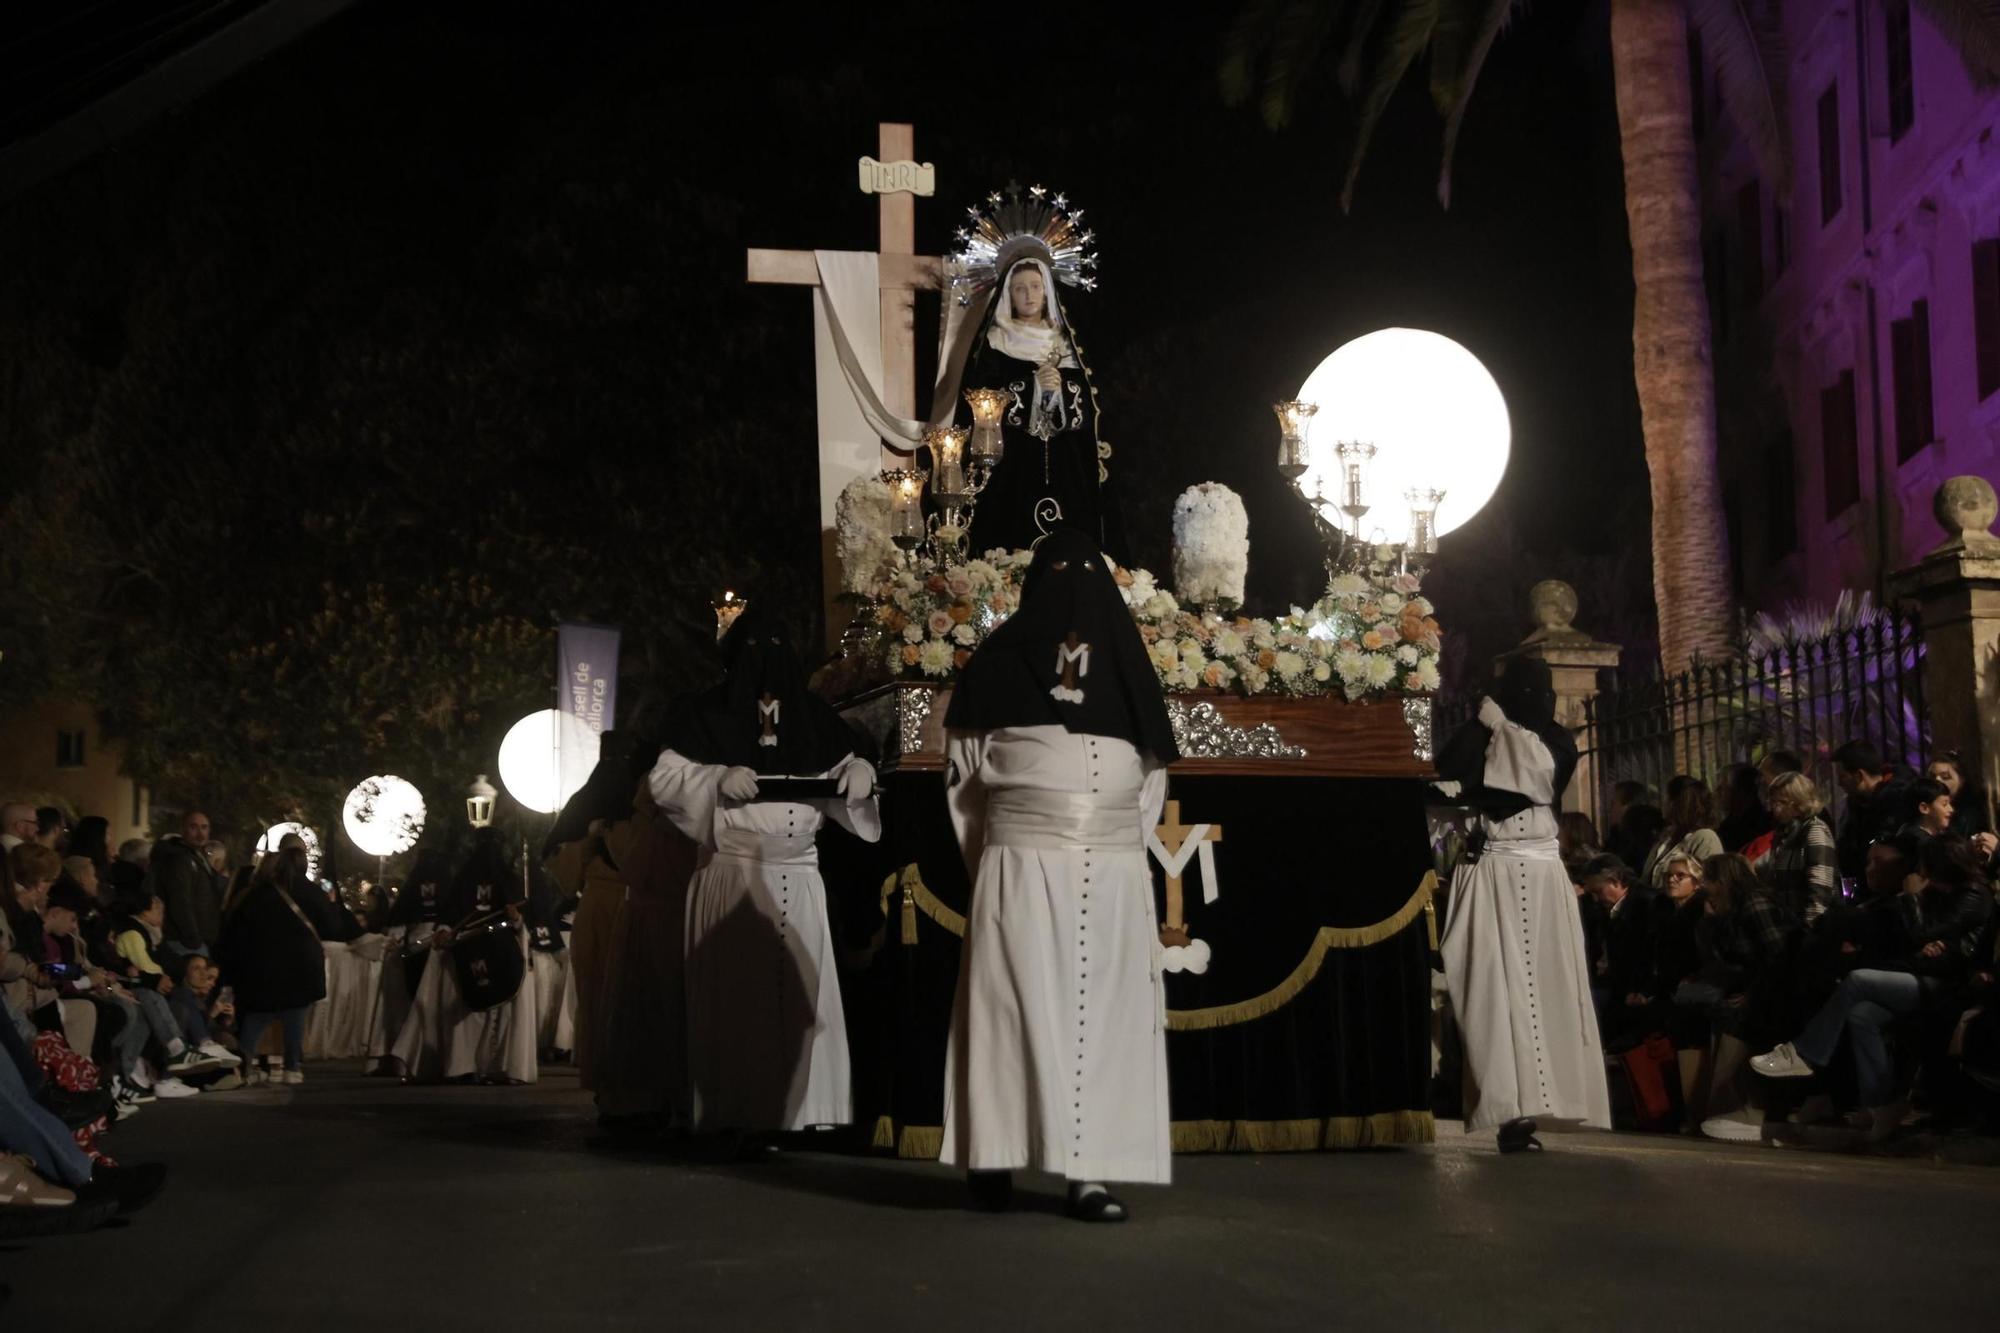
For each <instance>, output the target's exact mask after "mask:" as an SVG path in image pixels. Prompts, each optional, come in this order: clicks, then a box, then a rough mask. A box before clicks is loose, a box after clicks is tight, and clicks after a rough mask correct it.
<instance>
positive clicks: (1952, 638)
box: [1889, 477, 2000, 793]
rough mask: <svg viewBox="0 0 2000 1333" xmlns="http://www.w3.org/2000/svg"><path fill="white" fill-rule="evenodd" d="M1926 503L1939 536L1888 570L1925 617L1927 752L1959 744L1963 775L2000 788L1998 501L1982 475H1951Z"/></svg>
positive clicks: (1991, 789)
mask: <svg viewBox="0 0 2000 1333" xmlns="http://www.w3.org/2000/svg"><path fill="white" fill-rule="evenodd" d="M1931 510H1932V512H1933V513H1935V514H1936V515H1937V520H1938V526H1939V527H1941V528H1943V529H1944V533H1945V540H1944V543H1943V544H1942V545H1940V546H1939V547H1938V548H1937V549H1936V550H1934V551H1932V552H1931V553H1930V554H1928V555H1926V556H1925V557H1924V558H1923V559H1921V560H1919V561H1918V562H1917V563H1916V564H1914V565H1912V566H1910V567H1909V568H1908V569H1902V570H1898V571H1896V573H1894V574H1892V575H1890V576H1889V593H1890V595H1891V596H1892V597H1895V598H1897V599H1899V600H1907V601H1912V602H1915V603H1916V604H1917V610H1918V615H1919V617H1920V618H1921V620H1922V622H1923V631H1924V708H1925V710H1926V711H1927V712H1928V713H1929V714H1930V721H1931V751H1932V752H1933V753H1935V752H1937V751H1939V750H1957V751H1958V752H1959V754H1960V756H1961V758H1963V760H1964V761H1965V768H1966V769H1967V776H1971V775H1972V774H1975V773H1976V774H1978V775H1979V777H1980V778H1981V779H1982V780H1983V782H1984V783H1985V786H1986V790H1987V792H1988V793H1995V792H2000V537H1995V536H1994V535H1993V533H1992V531H1991V529H1992V527H1993V520H1994V518H1995V516H1996V515H2000V500H1996V499H1995V496H1994V493H1993V485H1992V483H1991V482H1989V481H1987V480H1986V479H1985V478H1984V477H1953V478H1951V479H1950V480H1948V481H1946V482H1945V483H1944V484H1943V485H1942V486H1940V487H1938V491H1937V498H1936V500H1935V501H1934V502H1933V503H1932V506H1931Z"/></svg>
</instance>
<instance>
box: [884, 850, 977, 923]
mask: <svg viewBox="0 0 2000 1333" xmlns="http://www.w3.org/2000/svg"><path fill="white" fill-rule="evenodd" d="M899 889H900V890H901V891H902V894H903V943H905V944H915V943H916V942H917V913H918V912H922V913H923V914H924V915H925V916H927V917H929V918H930V919H931V920H933V921H935V922H937V923H938V925H940V926H942V927H944V928H945V929H946V930H948V931H950V932H951V933H952V934H954V935H956V936H958V937H959V938H960V939H964V938H965V918H964V917H963V916H962V915H960V914H959V913H957V912H955V911H953V910H952V909H951V908H950V907H948V906H946V905H945V903H944V902H943V901H942V900H941V899H939V897H938V896H937V895H936V894H934V893H932V892H931V891H930V890H929V889H927V888H925V887H924V877H923V874H922V872H921V871H919V870H918V869H917V863H916V862H914V861H912V862H911V863H910V864H908V865H906V866H904V867H903V868H902V870H901V871H900V872H899V873H897V874H893V875H891V876H889V878H887V879H885V880H883V881H882V890H881V894H880V897H879V903H880V906H881V909H882V917H883V919H884V920H885V921H886V920H887V919H888V916H889V898H890V896H891V895H892V894H894V893H896V892H897V891H898V890H899Z"/></svg>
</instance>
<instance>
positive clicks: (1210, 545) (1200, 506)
mask: <svg viewBox="0 0 2000 1333" xmlns="http://www.w3.org/2000/svg"><path fill="white" fill-rule="evenodd" d="M1249 568H1250V516H1249V515H1248V514H1246V513H1245V512H1244V510H1243V500H1242V498H1241V497H1239V496H1238V495H1237V494H1236V492H1235V491H1232V490H1230V489H1229V488H1228V487H1227V486H1224V485H1223V484H1222V483H1221V482H1216V481H1205V482H1203V483H1201V485H1199V486H1190V487H1188V488H1187V490H1185V491H1183V492H1182V493H1181V497H1180V498H1179V499H1178V500H1175V501H1174V586H1175V587H1176V588H1178V589H1180V595H1181V596H1182V597H1183V598H1185V599H1186V600H1187V601H1189V602H1192V603H1194V604H1195V605H1197V606H1207V607H1215V608H1220V609H1223V610H1234V609H1235V608H1236V607H1239V606H1241V605H1243V578H1244V575H1245V574H1246V573H1247V572H1248V571H1249Z"/></svg>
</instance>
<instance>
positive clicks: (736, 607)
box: [714, 590, 750, 643]
mask: <svg viewBox="0 0 2000 1333" xmlns="http://www.w3.org/2000/svg"><path fill="white" fill-rule="evenodd" d="M749 605H750V603H749V602H748V601H747V600H745V599H744V598H741V597H738V596H737V595H736V594H735V593H734V592H730V591H727V590H725V591H724V592H723V594H722V596H720V597H718V598H716V599H715V602H714V606H715V641H716V642H717V643H721V642H722V638H723V636H724V635H725V634H727V633H729V627H730V626H731V625H734V624H735V623H736V617H738V616H740V615H742V614H743V609H744V608H745V607H747V606H749Z"/></svg>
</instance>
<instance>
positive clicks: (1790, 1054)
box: [1750, 1041, 1814, 1078]
mask: <svg viewBox="0 0 2000 1333" xmlns="http://www.w3.org/2000/svg"><path fill="white" fill-rule="evenodd" d="M1750 1067H1751V1068H1752V1069H1754V1070H1756V1071H1757V1072H1758V1073H1760V1074H1762V1075H1763V1076H1764V1077H1765V1078H1811V1077H1812V1076H1813V1073H1814V1070H1813V1067H1812V1066H1811V1065H1809V1064H1807V1063H1806V1062H1805V1059H1804V1058H1803V1057H1802V1056H1800V1054H1799V1053H1798V1052H1797V1051H1795V1050H1793V1049H1792V1044H1791V1043H1790V1042H1788V1041H1781V1042H1779V1043H1778V1044H1777V1045H1776V1046H1774V1047H1772V1048H1771V1049H1770V1050H1768V1051H1766V1052H1764V1054H1762V1055H1753V1056H1751V1057H1750Z"/></svg>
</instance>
